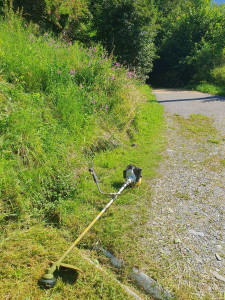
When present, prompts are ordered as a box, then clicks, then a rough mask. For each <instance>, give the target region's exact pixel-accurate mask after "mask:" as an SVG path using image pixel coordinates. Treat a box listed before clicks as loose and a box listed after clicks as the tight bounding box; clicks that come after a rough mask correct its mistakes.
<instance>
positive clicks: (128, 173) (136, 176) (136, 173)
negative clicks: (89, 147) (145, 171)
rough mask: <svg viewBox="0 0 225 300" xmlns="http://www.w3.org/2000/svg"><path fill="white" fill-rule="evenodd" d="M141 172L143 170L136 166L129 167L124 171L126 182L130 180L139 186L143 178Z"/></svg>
mask: <svg viewBox="0 0 225 300" xmlns="http://www.w3.org/2000/svg"><path fill="white" fill-rule="evenodd" d="M141 171H142V169H141V168H137V167H135V166H134V165H128V166H127V168H126V170H124V171H123V177H124V179H126V180H128V179H129V178H130V179H131V180H132V182H133V183H134V184H137V185H139V184H140V183H141V177H142V175H141Z"/></svg>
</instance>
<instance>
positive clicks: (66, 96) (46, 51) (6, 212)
mask: <svg viewBox="0 0 225 300" xmlns="http://www.w3.org/2000/svg"><path fill="white" fill-rule="evenodd" d="M0 26H1V32H0V69H1V79H0V86H1V87H0V105H1V116H0V131H1V144H0V145H1V161H0V185H1V186H0V193H1V194H0V195H1V198H0V210H1V218H0V222H1V227H0V231H1V253H2V259H1V263H0V265H1V275H0V277H1V281H0V282H1V283H0V295H1V299H4V298H7V299H9V298H10V299H79V298H80V299H100V298H103V299H128V298H129V297H128V296H127V295H126V294H125V292H124V291H123V290H122V289H121V287H120V286H118V285H117V284H115V282H113V281H112V280H111V279H110V276H111V275H110V276H109V278H104V277H105V276H104V274H101V273H100V272H99V271H98V270H97V269H95V268H94V267H92V266H91V265H89V264H88V263H87V262H86V261H85V259H84V258H83V257H82V255H84V254H85V253H86V255H88V256H92V255H93V257H95V253H91V252H89V250H88V249H92V247H93V245H94V244H95V243H96V242H99V243H100V245H103V247H105V248H106V249H108V250H110V251H111V252H113V253H115V254H116V255H117V256H118V257H121V258H123V259H124V260H125V262H126V264H127V265H128V266H133V265H134V264H139V263H140V264H141V263H142V264H143V263H144V262H143V261H141V255H140V253H141V250H140V249H139V248H138V247H137V245H136V242H135V238H136V235H135V228H136V227H137V226H141V224H142V223H143V222H144V221H145V217H146V214H145V207H144V203H145V202H146V201H150V195H149V194H150V193H149V191H150V187H149V185H148V183H147V180H148V179H150V178H151V177H152V176H153V174H154V167H155V166H156V165H157V162H158V161H159V158H160V151H161V150H162V147H163V144H164V142H163V138H162V128H163V117H162V108H161V106H159V105H158V104H157V103H156V102H155V101H154V98H153V96H152V95H151V93H150V90H149V88H148V87H146V86H142V85H141V84H140V82H139V81H138V80H137V79H136V78H135V74H132V73H128V71H127V70H125V69H124V68H123V67H122V66H120V65H119V64H117V63H116V62H115V61H113V59H112V58H110V57H108V56H107V54H106V53H104V51H103V49H102V48H101V46H99V45H96V46H93V47H92V48H90V49H85V48H83V47H82V45H80V44H78V43H75V44H73V45H71V43H63V42H60V41H57V40H54V39H53V38H52V37H51V36H50V34H47V33H46V34H45V35H44V36H39V35H38V32H37V30H36V29H35V27H34V26H32V25H29V26H27V25H26V24H25V23H23V21H20V20H18V19H17V18H15V17H13V16H12V17H11V19H10V20H5V21H3V20H1V24H0ZM92 159H93V161H92ZM92 162H93V163H94V165H95V167H96V173H97V174H98V176H99V178H100V179H101V181H102V182H101V184H102V186H103V188H104V190H112V191H116V190H117V189H118V187H119V186H120V185H121V184H122V182H123V179H122V171H123V169H124V168H125V167H126V166H127V165H128V164H129V163H133V164H136V165H137V166H139V167H142V168H143V178H144V182H143V184H142V186H141V187H140V188H139V189H136V190H133V191H130V192H129V193H127V194H125V195H124V196H122V197H121V198H119V199H118V200H117V202H116V203H115V204H114V205H113V206H112V207H111V208H110V209H109V211H108V212H107V213H106V214H105V215H104V216H103V217H102V219H101V220H100V221H99V222H98V223H97V224H96V225H95V227H94V228H93V229H92V230H91V231H90V233H89V234H88V235H87V236H86V237H85V238H84V239H83V240H82V241H81V243H80V245H79V248H80V250H74V252H73V254H72V255H70V256H69V257H68V258H67V260H66V261H67V262H68V263H71V264H75V265H77V266H78V267H80V268H81V269H83V270H84V272H85V276H80V277H79V278H78V280H77V283H76V285H71V284H69V279H68V278H69V277H68V276H66V277H65V280H64V281H63V278H61V279H60V280H59V281H58V284H57V286H56V287H55V288H54V289H53V290H49V291H43V290H41V289H40V288H39V287H37V280H38V278H39V277H40V276H41V275H42V274H43V271H44V269H45V268H46V266H47V265H48V263H49V261H54V260H56V259H57V258H58V257H59V256H60V255H61V254H62V252H63V251H65V250H66V249H67V247H68V246H69V245H70V243H71V242H72V241H73V240H74V239H75V237H77V236H78V234H79V233H81V232H82V231H83V229H84V228H85V227H86V226H87V225H88V224H89V222H90V221H91V220H92V219H93V218H94V217H95V216H96V215H97V213H98V212H99V211H100V210H101V208H102V207H103V206H104V205H105V203H107V201H108V199H105V198H104V197H101V196H99V194H98V193H97V189H96V186H95V184H94V183H93V180H92V178H91V176H90V174H89V173H88V167H89V166H90V164H92ZM110 272H111V271H110ZM117 276H118V278H120V279H121V280H125V282H126V271H124V270H122V271H120V272H119V273H118V274H117ZM66 281H67V282H66Z"/></svg>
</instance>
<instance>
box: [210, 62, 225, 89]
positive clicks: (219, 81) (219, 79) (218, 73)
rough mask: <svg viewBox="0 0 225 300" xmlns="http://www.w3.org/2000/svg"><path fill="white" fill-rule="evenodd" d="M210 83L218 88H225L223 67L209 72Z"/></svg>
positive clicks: (224, 70)
mask: <svg viewBox="0 0 225 300" xmlns="http://www.w3.org/2000/svg"><path fill="white" fill-rule="evenodd" d="M211 77H212V81H213V82H214V83H215V84H216V85H218V86H223V87H224V86H225V65H223V66H220V67H217V68H215V69H213V70H212V71H211Z"/></svg>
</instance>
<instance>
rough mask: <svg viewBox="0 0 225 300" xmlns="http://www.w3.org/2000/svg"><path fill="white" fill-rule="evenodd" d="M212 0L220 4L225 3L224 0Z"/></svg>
mask: <svg viewBox="0 0 225 300" xmlns="http://www.w3.org/2000/svg"><path fill="white" fill-rule="evenodd" d="M212 2H216V3H217V4H221V3H224V4H225V0H213V1H212Z"/></svg>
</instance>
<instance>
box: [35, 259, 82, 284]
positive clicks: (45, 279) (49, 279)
mask: <svg viewBox="0 0 225 300" xmlns="http://www.w3.org/2000/svg"><path fill="white" fill-rule="evenodd" d="M53 264H54V263H53V262H52V263H51V265H53ZM56 270H58V272H59V273H60V272H61V271H63V270H64V271H65V270H73V271H76V272H80V273H82V274H83V273H84V272H83V271H81V270H80V269H78V268H77V267H75V266H73V265H70V264H64V263H60V265H59V266H57V268H56ZM56 280H57V278H56V277H55V276H54V275H53V272H52V271H51V268H48V269H47V270H46V273H45V274H44V275H43V276H42V277H41V278H40V279H39V280H38V284H39V286H41V287H42V288H44V289H51V288H53V287H54V286H55V284H56Z"/></svg>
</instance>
